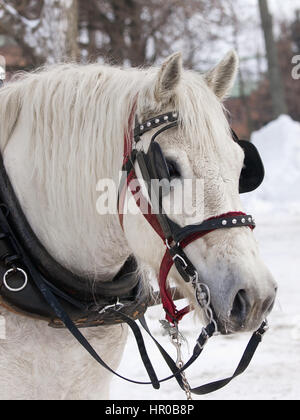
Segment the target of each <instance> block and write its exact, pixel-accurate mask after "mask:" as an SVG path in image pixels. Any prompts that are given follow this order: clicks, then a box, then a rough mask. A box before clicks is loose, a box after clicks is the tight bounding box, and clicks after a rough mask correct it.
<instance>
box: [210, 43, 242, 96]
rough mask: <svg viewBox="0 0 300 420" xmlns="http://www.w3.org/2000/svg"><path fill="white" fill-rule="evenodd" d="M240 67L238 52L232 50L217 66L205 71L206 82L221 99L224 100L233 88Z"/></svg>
mask: <svg viewBox="0 0 300 420" xmlns="http://www.w3.org/2000/svg"><path fill="white" fill-rule="evenodd" d="M238 67H239V59H238V56H237V53H236V52H235V51H234V50H232V51H230V52H229V53H227V54H226V56H225V57H224V58H223V60H222V61H221V62H220V63H219V64H218V65H217V66H216V67H214V68H213V69H211V70H209V71H208V72H207V73H205V75H204V79H205V80H206V83H207V84H208V86H209V87H210V88H211V89H212V90H213V91H214V93H215V94H216V96H217V97H218V98H219V99H220V100H223V99H224V98H225V97H226V96H227V95H228V94H229V92H230V90H231V89H232V87H233V84H234V81H235V78H236V74H237V71H238Z"/></svg>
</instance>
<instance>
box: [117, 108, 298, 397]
mask: <svg viewBox="0 0 300 420" xmlns="http://www.w3.org/2000/svg"><path fill="white" fill-rule="evenodd" d="M252 140H253V142H254V143H255V144H256V146H257V147H258V148H259V150H260V152H261V155H262V157H263V160H264V164H265V167H266V179H265V182H264V184H263V185H262V186H261V187H260V189H259V190H257V191H255V192H253V193H250V194H248V195H247V196H244V197H243V202H244V205H245V207H246V208H247V212H249V213H250V214H253V215H255V216H256V217H255V218H256V222H257V228H256V230H255V235H256V237H257V240H258V242H259V245H260V251H261V255H262V258H263V259H264V261H265V263H266V264H267V265H268V267H269V268H270V270H271V271H272V273H273V275H274V277H275V278H276V281H277V283H278V285H279V290H278V298H277V302H276V305H275V307H274V309H273V311H272V313H271V315H270V316H269V323H270V330H269V331H268V332H267V333H266V334H265V337H264V339H263V342H262V343H261V345H260V346H259V347H258V350H257V352H256V354H255V356H254V359H253V360H252V362H251V364H250V366H249V368H248V370H247V371H246V372H245V373H244V374H242V375H241V376H239V377H238V378H235V379H234V381H232V382H231V383H230V384H229V385H227V386H226V387H225V388H223V389H222V390H219V391H217V392H215V393H213V394H209V395H207V396H203V397H199V396H193V399H194V400H215V399H218V400H231V399H240V400H243V399H254V400H262V399H268V400H298V399H300V386H299V384H300V281H299V272H300V258H299V249H300V195H299V185H300V184H299V182H300V124H299V123H297V122H295V121H293V120H292V119H291V118H290V117H288V116H281V117H280V118H279V119H278V120H276V121H273V122H272V123H270V124H268V125H267V126H266V127H264V128H263V129H261V130H260V131H258V132H256V133H254V134H253V136H252ZM180 304H182V305H183V303H182V302H180V303H179V304H178V306H179V307H180V306H181V305H180ZM163 317H164V315H163V312H162V310H161V308H160V307H154V308H150V309H149V310H148V311H147V320H148V324H149V327H150V329H151V330H152V332H153V334H154V336H155V337H156V338H157V339H158V340H159V341H160V342H161V343H162V344H163V345H164V347H165V348H166V350H167V351H168V352H169V353H170V354H172V355H173V357H174V358H175V357H176V352H175V348H174V347H173V345H172V344H171V343H169V341H168V338H167V337H165V336H162V331H161V328H160V326H159V322H158V320H159V319H162V318H163ZM201 327H202V326H201V325H199V324H197V321H195V320H194V319H193V317H192V315H188V316H187V317H186V318H185V319H184V320H183V321H182V326H181V331H182V333H183V334H184V335H185V337H186V339H187V342H188V343H189V348H188V346H187V345H185V346H184V358H185V360H187V359H188V355H190V354H191V351H192V349H193V345H194V343H195V339H196V337H197V335H198V333H199V331H200V329H201ZM250 335H251V334H237V335H234V336H228V337H224V336H219V337H214V338H212V339H211V340H210V341H209V343H208V344H207V346H206V347H205V350H204V352H203V354H202V355H201V356H200V358H199V360H198V361H197V362H196V363H195V364H194V365H193V366H192V367H190V368H189V369H188V370H187V378H188V380H189V381H190V384H191V386H192V387H193V386H198V385H200V384H203V383H206V382H208V381H212V380H216V379H221V378H224V377H227V376H229V375H231V374H232V373H233V372H234V370H235V368H236V366H237V363H238V361H239V360H240V357H241V355H242V353H243V351H244V348H245V346H246V344H247V342H248V340H249V338H250ZM145 341H146V344H147V348H148V350H149V355H150V357H151V359H152V360H153V362H154V366H155V367H156V371H157V372H159V376H160V377H161V378H162V377H164V376H168V375H169V371H168V368H167V367H166V366H165V362H164V361H163V359H162V358H161V356H160V355H159V354H158V352H157V350H156V349H155V346H154V344H153V343H152V342H151V341H149V339H148V338H147V337H146V336H145ZM119 372H120V373H121V374H124V375H127V376H128V377H130V378H133V379H136V380H147V376H146V373H145V371H144V368H143V366H142V362H141V361H140V360H139V355H138V351H137V348H136V344H135V341H134V339H133V337H132V336H131V335H130V337H129V340H128V343H127V346H126V350H125V354H124V356H123V359H122V362H121V365H120V367H119ZM111 399H115V400H118V399H121V400H130V399H133V400H151V399H157V400H173V401H174V400H183V399H185V395H184V393H183V391H182V390H181V389H180V388H179V387H178V385H177V382H176V381H175V380H171V381H169V382H168V383H163V384H162V385H161V389H160V390H159V391H156V390H154V389H153V388H152V387H151V386H149V385H135V384H128V383H125V382H124V381H122V380H120V379H118V378H114V379H113V382H112V387H111Z"/></svg>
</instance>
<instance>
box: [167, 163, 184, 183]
mask: <svg viewBox="0 0 300 420" xmlns="http://www.w3.org/2000/svg"><path fill="white" fill-rule="evenodd" d="M167 166H168V171H169V175H170V178H171V179H172V178H180V177H181V174H180V171H179V169H178V166H177V164H176V162H174V161H172V160H168V159H167Z"/></svg>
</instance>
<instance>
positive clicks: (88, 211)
mask: <svg viewBox="0 0 300 420" xmlns="http://www.w3.org/2000/svg"><path fill="white" fill-rule="evenodd" d="M25 100H26V98H24V102H25ZM24 105H26V104H24ZM89 111H90V110H89V109H87V110H86V112H87V113H88V112H89ZM52 112H53V111H52ZM60 112H62V111H60ZM100 114H101V113H100ZM91 118H93V115H92V116H91ZM94 118H95V116H94ZM32 120H33V118H32V109H30V107H29V108H28V107H26V106H23V108H22V110H21V113H20V115H19V118H18V122H17V125H16V127H15V129H14V132H13V134H12V136H11V138H10V140H9V142H8V144H7V146H6V148H5V153H4V161H5V165H6V168H7V171H8V174H9V176H10V178H11V181H12V184H13V186H14V188H15V191H16V194H17V196H18V198H19V200H20V203H21V206H22V208H23V210H24V212H25V215H26V217H27V218H28V221H29V223H30V225H31V226H32V228H33V230H34V232H35V233H36V235H37V237H38V238H39V239H40V241H41V242H42V243H43V245H44V246H45V247H46V249H47V250H48V251H49V253H50V254H51V255H52V256H53V257H54V258H55V259H56V260H57V261H58V262H60V263H61V264H62V265H64V266H65V267H67V268H68V269H70V270H71V271H73V272H75V273H77V274H80V275H88V276H92V277H93V278H94V279H101V280H103V281H106V280H109V279H111V278H112V277H113V276H114V275H115V274H116V273H117V271H118V270H119V268H120V267H121V266H122V265H123V263H124V261H125V260H126V259H127V257H128V256H129V254H130V253H131V251H130V249H129V246H128V244H127V241H126V239H125V236H124V234H123V231H122V229H121V227H120V224H119V219H118V215H117V213H116V212H115V214H107V215H101V216H100V215H99V214H98V213H97V209H96V202H97V198H98V197H97V194H99V193H98V192H97V191H96V186H97V182H98V181H99V179H101V178H109V179H113V180H114V181H117V180H118V175H119V170H120V167H121V162H122V156H121V152H122V151H123V137H122V136H116V137H115V138H107V137H106V135H105V126H106V122H105V120H104V114H103V115H102V116H101V115H99V118H98V127H94V128H93V129H92V128H91V130H90V132H87V133H86V136H85V137H84V138H82V141H81V142H77V143H76V145H72V144H67V143H66V144H64V143H63V142H65V141H66V142H67V141H68V140H70V139H68V138H67V137H68V136H67V135H65V134H64V135H63V136H62V137H63V138H60V137H59V136H60V133H58V132H57V133H55V132H53V130H54V129H55V126H54V125H52V127H51V128H48V127H45V126H44V127H42V128H39V130H40V131H43V142H41V139H38V138H37V139H36V140H35V145H34V146H33V145H32V131H33V129H32V123H33V122H32ZM58 124H59V121H58ZM114 124H117V119H116V121H115V122H114ZM74 125H76V121H74ZM101 126H102V127H104V128H103V129H102V131H101V130H100V128H99V127H101ZM39 130H38V131H39ZM47 130H49V133H48V132H47ZM122 130H123V131H124V128H122ZM122 130H121V129H119V130H117V131H119V132H120V133H121V132H122ZM108 131H109V130H108ZM117 131H116V132H117ZM95 133H98V138H95ZM99 134H100V135H99ZM50 135H52V137H51V138H50ZM69 135H70V136H72V133H70V134H69ZM47 136H49V138H47ZM57 138H60V142H61V143H62V144H61V145H60V146H59V147H55V146H53V147H52V150H51V154H50V155H49V159H43V158H42V154H43V153H47V150H46V151H45V147H47V144H46V143H47V140H48V141H55V139H57ZM111 142H113V144H111ZM74 147H75V149H76V150H74ZM117 151H118V152H117ZM51 165H53V167H52V168H51ZM116 199H117V196H116ZM115 208H116V206H115Z"/></svg>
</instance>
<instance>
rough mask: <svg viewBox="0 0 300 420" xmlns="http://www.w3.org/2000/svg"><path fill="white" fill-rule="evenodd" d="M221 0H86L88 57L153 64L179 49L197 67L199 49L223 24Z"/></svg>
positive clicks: (83, 25)
mask: <svg viewBox="0 0 300 420" xmlns="http://www.w3.org/2000/svg"><path fill="white" fill-rule="evenodd" d="M222 18H223V6H222V1H221V0H209V1H207V0H189V1H181V0H164V1H163V2H162V1H161V0H101V1H99V0H89V1H88V2H87V1H84V0H80V21H79V26H80V30H81V31H82V32H84V33H85V35H86V36H84V42H83V43H82V45H81V47H82V48H83V50H84V49H85V50H86V56H87V57H88V59H91V60H93V59H95V58H96V57H98V56H100V57H105V58H108V59H109V60H110V61H112V62H113V63H116V64H124V63H128V64H130V65H132V66H138V65H144V64H146V65H147V64H153V63H154V62H155V61H156V60H157V59H158V58H159V57H164V56H166V55H168V54H170V53H171V52H173V51H175V50H176V49H181V50H183V52H184V60H185V62H186V64H188V65H189V66H191V67H195V65H196V63H197V54H196V52H197V50H199V46H200V45H202V44H203V43H204V42H205V40H206V39H208V38H209V37H213V35H212V30H211V25H213V24H215V25H218V27H219V26H220V24H221V23H222Z"/></svg>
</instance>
